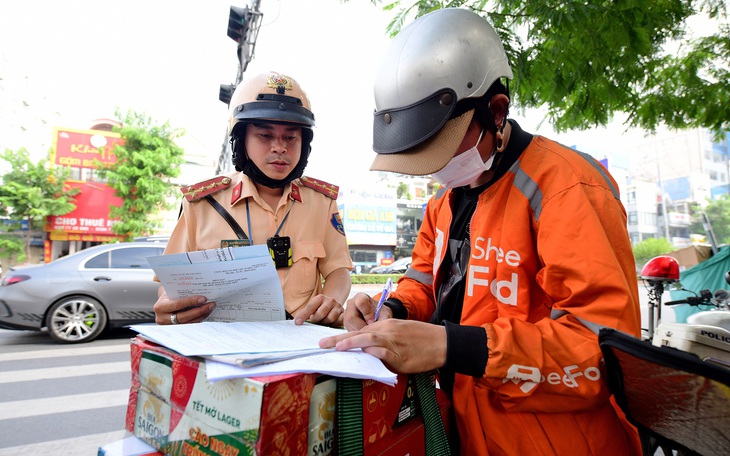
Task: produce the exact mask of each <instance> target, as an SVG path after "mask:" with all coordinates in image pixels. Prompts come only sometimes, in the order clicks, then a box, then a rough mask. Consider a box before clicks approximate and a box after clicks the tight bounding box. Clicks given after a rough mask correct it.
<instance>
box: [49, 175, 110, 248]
mask: <svg viewBox="0 0 730 456" xmlns="http://www.w3.org/2000/svg"><path fill="white" fill-rule="evenodd" d="M66 185H67V186H68V187H69V188H80V189H81V193H79V194H78V195H76V197H75V198H74V204H76V209H74V210H73V211H71V212H69V213H68V214H64V215H59V216H50V217H47V218H46V227H45V231H49V232H51V237H52V238H53V237H54V233H59V232H62V233H68V234H86V235H89V237H93V236H94V235H106V236H110V235H111V236H114V235H115V234H114V232H112V225H113V224H114V221H113V220H110V219H109V208H110V207H112V206H121V205H122V199H121V198H119V197H118V196H114V189H113V188H111V187H109V186H108V185H107V184H104V183H100V182H78V181H68V182H66ZM87 239H88V237H87ZM85 240H86V239H85ZM89 240H91V239H89Z"/></svg>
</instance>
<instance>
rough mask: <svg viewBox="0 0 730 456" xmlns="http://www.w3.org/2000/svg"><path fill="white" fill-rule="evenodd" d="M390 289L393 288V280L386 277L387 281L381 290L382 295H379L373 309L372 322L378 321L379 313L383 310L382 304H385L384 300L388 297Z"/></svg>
mask: <svg viewBox="0 0 730 456" xmlns="http://www.w3.org/2000/svg"><path fill="white" fill-rule="evenodd" d="M392 288H393V280H392V279H391V278H390V277H388V281H387V282H385V288H383V293H382V294H381V295H380V300H379V301H378V306H377V307H376V308H375V318H374V321H378V318H379V317H380V311H381V310H382V309H383V303H385V300H386V299H388V295H389V294H390V291H391V289H392Z"/></svg>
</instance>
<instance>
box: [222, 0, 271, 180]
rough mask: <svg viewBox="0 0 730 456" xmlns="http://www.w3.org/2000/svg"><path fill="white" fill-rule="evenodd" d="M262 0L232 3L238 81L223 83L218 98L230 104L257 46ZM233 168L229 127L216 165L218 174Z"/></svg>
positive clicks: (231, 27) (230, 30)
mask: <svg viewBox="0 0 730 456" xmlns="http://www.w3.org/2000/svg"><path fill="white" fill-rule="evenodd" d="M260 4H261V0H253V1H252V2H251V6H245V7H243V8H241V7H237V6H233V5H231V9H230V13H229V16H228V36H229V37H230V38H231V39H232V40H233V41H235V42H236V43H238V46H237V48H236V54H237V57H238V72H237V73H236V81H235V83H233V84H221V86H220V92H219V95H218V98H219V99H220V100H221V101H222V102H224V103H226V104H230V102H231V95H233V91H234V90H235V89H236V87H237V86H238V84H239V83H240V82H241V81H242V80H243V73H244V72H245V71H246V68H247V67H248V64H249V62H250V61H251V59H253V54H254V48H255V47H256V39H257V38H258V35H259V29H260V28H261V19H262V18H263V16H264V15H263V13H261V11H259V5H260ZM230 169H231V146H230V143H229V141H228V127H226V134H225V136H224V138H223V147H222V148H221V153H220V156H219V157H218V164H217V166H216V170H215V172H216V174H224V173H226V172H228V171H229V170H230Z"/></svg>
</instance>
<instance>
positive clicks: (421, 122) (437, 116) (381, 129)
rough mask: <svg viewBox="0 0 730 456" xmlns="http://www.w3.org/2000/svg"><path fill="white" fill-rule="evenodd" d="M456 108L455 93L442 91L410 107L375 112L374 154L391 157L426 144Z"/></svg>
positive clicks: (446, 90)
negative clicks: (423, 143)
mask: <svg viewBox="0 0 730 456" xmlns="http://www.w3.org/2000/svg"><path fill="white" fill-rule="evenodd" d="M455 107H456V93H455V92H454V91H453V90H451V89H442V90H439V91H438V92H436V93H434V94H433V95H430V96H428V97H426V98H424V99H423V100H421V101H419V102H417V103H414V104H412V105H409V106H405V107H403V108H395V109H384V110H382V111H377V112H376V113H375V119H374V121H373V150H374V151H375V152H377V153H379V154H393V153H397V152H403V151H404V150H407V149H410V148H411V147H414V146H416V145H418V144H420V143H422V142H424V141H426V140H427V139H429V138H431V137H432V136H433V135H435V134H436V133H437V132H438V131H439V130H440V129H441V128H442V127H443V126H444V124H446V121H448V120H449V118H450V117H451V114H452V112H453V111H454V108H455Z"/></svg>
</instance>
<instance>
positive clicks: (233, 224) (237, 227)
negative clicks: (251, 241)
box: [204, 195, 248, 239]
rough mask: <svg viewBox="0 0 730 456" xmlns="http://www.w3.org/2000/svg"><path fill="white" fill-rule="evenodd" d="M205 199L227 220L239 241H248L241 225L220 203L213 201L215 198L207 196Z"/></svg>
mask: <svg viewBox="0 0 730 456" xmlns="http://www.w3.org/2000/svg"><path fill="white" fill-rule="evenodd" d="M204 198H205V199H206V200H207V201H208V202H209V203H210V205H211V206H213V209H215V210H216V212H218V213H219V214H220V215H221V217H223V218H224V219H225V221H226V222H227V223H228V225H230V227H231V229H232V230H233V232H234V233H236V236H238V239H248V236H246V233H244V231H243V228H241V225H239V224H238V222H237V221H236V219H234V218H233V216H232V215H231V214H229V213H228V211H227V210H225V209H224V208H223V206H221V205H220V203H218V201H216V200H215V199H213V197H212V196H210V195H206V196H204Z"/></svg>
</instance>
